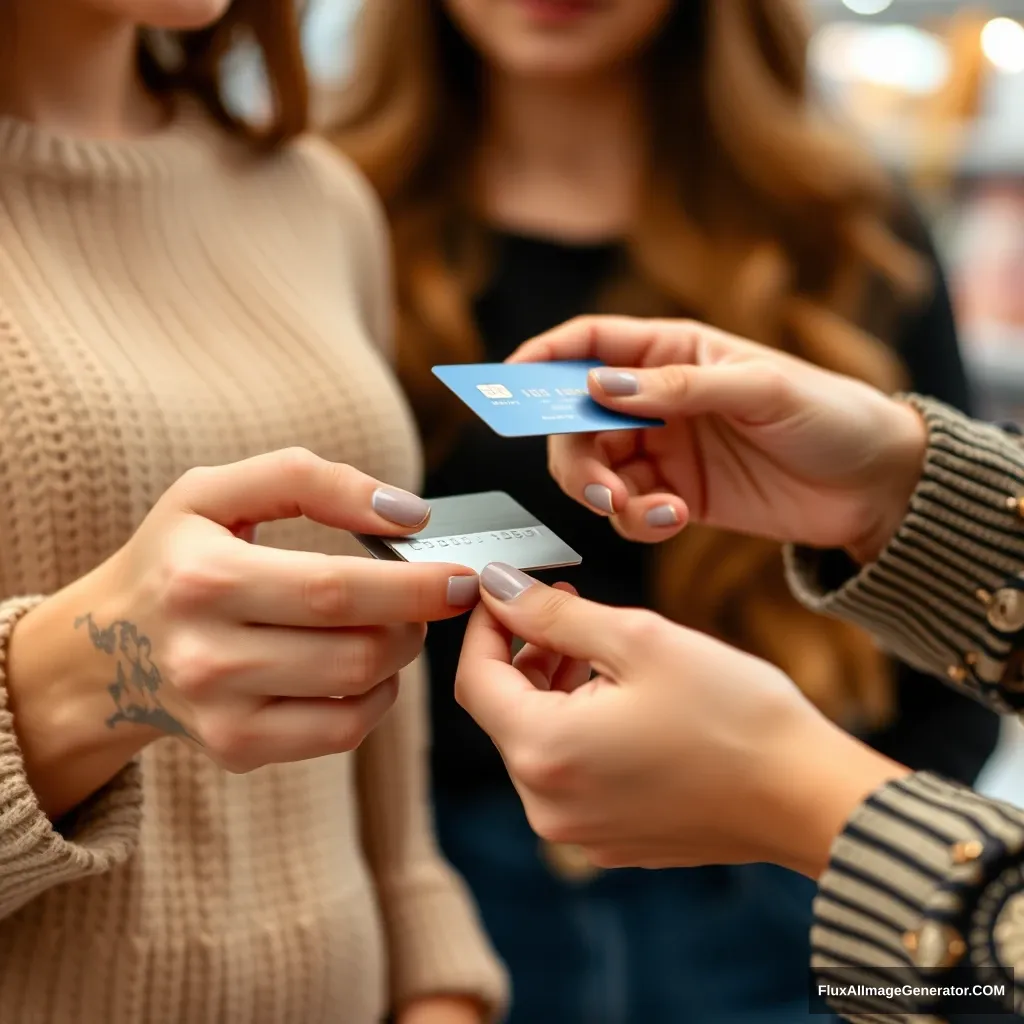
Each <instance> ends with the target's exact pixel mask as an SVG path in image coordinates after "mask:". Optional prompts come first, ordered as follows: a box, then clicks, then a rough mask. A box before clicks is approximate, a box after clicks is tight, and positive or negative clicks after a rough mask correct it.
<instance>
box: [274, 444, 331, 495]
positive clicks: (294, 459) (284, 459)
mask: <svg viewBox="0 0 1024 1024" xmlns="http://www.w3.org/2000/svg"><path fill="white" fill-rule="evenodd" d="M277 460H278V464H279V469H280V472H281V474H282V476H283V477H285V478H286V479H287V480H289V481H290V482H291V483H292V485H293V486H302V485H303V484H305V483H307V482H308V481H309V479H310V477H311V476H313V474H315V473H316V471H317V469H318V468H319V466H320V464H321V463H320V459H318V458H317V457H316V456H315V455H314V454H313V453H312V452H311V451H310V450H309V449H308V448H303V447H301V446H299V445H294V446H292V447H291V448H282V449H281V450H280V451H279V452H278V453H277Z"/></svg>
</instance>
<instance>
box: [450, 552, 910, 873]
mask: <svg viewBox="0 0 1024 1024" xmlns="http://www.w3.org/2000/svg"><path fill="white" fill-rule="evenodd" d="M480 578H481V584H482V587H481V590H482V593H483V594H484V600H483V601H482V602H481V604H480V606H478V607H477V609H476V611H475V612H474V613H473V616H472V617H471V619H470V623H469V628H468V631H467V633H466V640H465V644H464V647H463V651H462V660H461V663H460V665H459V673H458V678H457V681H456V697H457V699H458V701H459V703H460V704H461V705H462V706H463V707H464V708H465V709H466V710H467V711H468V712H469V713H470V714H471V715H472V716H473V717H474V718H475V719H476V721H477V722H478V723H479V724H480V725H481V726H482V727H483V728H484V730H485V731H486V732H487V733H489V734H490V736H491V738H492V739H493V740H494V742H495V743H496V744H497V746H498V748H499V749H500V750H501V753H502V756H503V757H504V759H505V763H506V765H507V767H508V770H509V773H510V774H511V776H512V779H513V781H514V782H515V784H516V788H517V789H518V791H519V794H520V796H521V797H522V799H523V803H524V805H525V807H526V811H527V815H528V817H529V819H530V822H531V824H532V826H533V828H534V829H535V830H536V831H537V832H538V833H539V834H540V835H541V836H543V837H545V838H546V839H549V840H551V841H553V842H565V843H573V844H576V845H578V846H581V847H583V848H584V850H586V851H587V853H588V854H589V856H590V857H591V859H592V860H593V861H594V863H596V864H598V865H600V866H606V867H621V866H627V865H635V866H641V867H666V866H687V865H699V864H724V863H746V862H756V861H766V862H774V863H777V864H780V865H783V866H785V867H789V868H792V869H794V870H797V871H801V872H803V873H804V874H807V875H809V876H811V877H817V876H818V875H819V874H820V873H821V872H822V870H823V869H824V867H825V865H826V864H827V861H828V856H829V849H830V847H831V844H832V841H833V839H834V838H835V836H836V835H837V834H838V833H839V832H840V831H841V830H842V828H843V825H844V823H845V821H846V820H847V818H848V817H849V815H850V813H851V812H852V811H853V810H854V809H855V808H856V807H857V805H858V804H859V803H860V802H861V801H862V800H863V799H864V798H865V797H866V796H867V795H868V794H869V793H871V792H872V791H873V790H875V789H876V788H878V787H879V786H880V785H882V784H883V783H884V782H886V781H887V780H889V779H892V778H895V777H898V776H900V775H903V774H906V771H905V769H902V768H901V767H900V766H898V765H896V764H894V763H893V762H891V761H889V760H887V759H886V758H884V757H882V756H881V755H880V754H877V753H875V752H874V751H872V750H870V749H869V748H867V747H866V746H864V745H862V744H861V743H859V742H858V741H856V740H854V739H853V738H851V737H850V736H848V735H846V734H845V733H844V732H842V731H841V730H840V729H838V728H837V727H835V726H834V725H832V724H831V723H830V722H828V721H827V720H826V719H825V718H824V717H823V716H822V715H820V714H819V713H818V712H817V711H816V710H815V709H814V708H813V707H812V706H811V705H810V704H809V703H808V701H807V700H806V699H805V698H804V697H803V696H802V695H801V694H800V693H799V691H797V689H796V688H795V687H794V686H793V685H792V683H791V682H790V681H789V680H788V679H787V678H786V677H785V676H783V675H782V674H781V673H780V672H779V671H778V670H777V669H775V668H773V667H771V666H770V665H768V664H767V663H765V662H762V661H759V660H757V659H755V658H752V657H750V656H748V655H745V654H741V653H739V652H737V651H735V650H734V649H732V648H730V647H727V646H725V645H724V644H721V643H719V642H717V641H715V640H711V639H709V638H708V637H706V636H703V635H701V634H698V633H694V632H691V631H689V630H685V629H683V628H682V627H679V626H675V625H673V624H671V623H669V622H668V621H667V620H665V619H662V618H661V617H659V616H657V615H655V614H653V613H651V612H646V611H637V610H633V609H620V608H608V607H605V606H603V605H597V604H592V603H591V602H589V601H584V600H582V599H581V598H579V597H576V596H575V595H573V594H572V593H567V592H564V591H559V590H556V589H550V588H548V587H545V586H543V585H542V584H540V583H538V582H536V581H535V580H532V579H531V578H530V577H529V576H525V575H524V574H523V573H520V572H518V571H517V570H515V569H513V568H511V567H510V566H503V565H491V566H488V567H487V568H486V569H485V570H484V572H483V573H482V574H481V577H480ZM513 636H519V637H522V638H524V639H525V640H527V641H528V646H527V647H525V648H524V649H523V650H522V651H521V652H520V653H519V655H518V657H517V659H516V663H515V664H514V663H513V661H512V658H511V656H510V651H511V648H510V644H511V640H512V637H513ZM589 666H593V668H594V669H595V670H596V675H595V676H594V678H593V679H590V680H589V681H588V680H587V677H588V675H589V671H581V668H584V667H585V668H589ZM545 671H547V672H548V673H549V676H548V678H546V679H545V678H543V676H544V673H545ZM556 676H557V677H558V678H555V677H556ZM559 680H560V682H559Z"/></svg>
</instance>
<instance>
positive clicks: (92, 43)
mask: <svg viewBox="0 0 1024 1024" xmlns="http://www.w3.org/2000/svg"><path fill="white" fill-rule="evenodd" d="M3 8H4V11H3V13H2V14H0V39H3V40H6V42H0V115H3V116H7V117H14V118H17V119H19V120H23V121H31V122H33V123H35V124H39V125H41V126H43V127H46V128H48V129H50V130H52V131H55V132H62V133H67V134H69V135H74V136H79V137H90V138H98V139H99V138H126V137H132V136H135V135H140V134H145V133H147V132H150V131H152V130H154V129H155V128H157V127H159V125H160V121H161V109H160V106H159V104H157V103H156V101H155V100H154V99H153V97H152V96H150V95H149V93H148V92H147V91H146V89H145V87H144V86H143V84H142V81H141V79H140V77H139V73H138V68H137V61H136V47H137V28H136V26H135V25H134V24H133V23H131V22H129V21H125V20H124V19H121V18H117V17H114V16H113V15H110V14H104V13H102V12H99V11H95V10H90V9H89V8H88V7H87V6H85V5H84V4H82V5H79V4H70V3H67V0H6V2H5V3H4V4H3Z"/></svg>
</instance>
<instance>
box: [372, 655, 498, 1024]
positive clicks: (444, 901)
mask: <svg viewBox="0 0 1024 1024" xmlns="http://www.w3.org/2000/svg"><path fill="white" fill-rule="evenodd" d="M428 746H429V739H428V726H427V709H426V686H425V680H424V671H423V665H422V659H421V660H420V661H418V662H416V663H414V664H413V665H412V666H410V667H409V669H407V670H406V671H405V672H404V673H403V675H402V686H401V693H400V696H399V698H398V701H397V703H396V705H395V707H394V708H393V709H392V711H391V713H390V715H388V717H387V718H386V719H385V720H384V722H383V723H381V725H380V726H379V727H378V728H377V729H376V730H375V731H374V732H373V733H372V734H371V735H370V736H369V737H368V739H367V740H366V741H365V742H364V743H363V745H362V746H361V747H360V749H359V754H358V759H359V784H360V806H361V809H362V821H363V835H364V840H363V843H364V847H365V849H366V855H367V860H368V861H369V863H370V866H371V870H372V871H373V873H374V876H375V878H376V882H377V890H378V893H379V897H380V902H381V907H382V911H383V914H384V919H385V924H386V930H387V934H388V943H389V954H390V964H391V996H392V1005H393V1006H394V1007H395V1008H398V1007H401V1006H402V1005H404V1004H405V1003H407V1002H409V1001H410V1000H412V999H415V998H417V997H420V996H428V995H467V996H471V997H476V998H477V999H479V1000H480V1002H481V1003H482V1004H483V1005H484V1006H485V1007H486V1008H487V1010H488V1011H489V1012H488V1019H489V1020H497V1019H499V1018H500V1017H501V1015H502V1013H503V1010H504V1007H505V1005H506V1002H507V999H508V983H507V980H506V977H505V972H504V968H503V967H502V966H501V964H500V963H499V961H498V960H497V959H496V957H495V955H494V953H493V952H492V950H491V948H490V945H489V944H488V942H487V939H486V937H485V934H484V931H483V927H482V925H481V922H480V919H479V917H478V914H477V911H476V907H475V904H474V903H473V900H472V898H471V896H470V894H469V892H468V890H467V888H466V886H465V884H464V883H463V881H462V879H461V878H460V877H459V876H458V875H457V874H456V873H455V872H454V871H453V870H452V868H451V867H450V866H449V865H448V864H447V863H446V862H445V861H444V860H443V859H442V857H441V854H440V852H439V851H438V848H437V845H436V843H435V840H434V832H433V822H432V820H431V813H430V796H429V787H428V784H427V763H428V758H427V754H428Z"/></svg>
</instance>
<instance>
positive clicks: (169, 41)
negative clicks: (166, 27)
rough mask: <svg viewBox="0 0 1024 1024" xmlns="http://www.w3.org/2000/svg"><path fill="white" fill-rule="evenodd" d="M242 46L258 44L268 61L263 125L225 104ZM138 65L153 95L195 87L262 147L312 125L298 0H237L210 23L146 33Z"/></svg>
mask: <svg viewBox="0 0 1024 1024" xmlns="http://www.w3.org/2000/svg"><path fill="white" fill-rule="evenodd" d="M239 45H249V46H252V47H254V48H255V55H256V56H258V58H259V59H260V61H261V62H262V65H263V70H264V73H265V76H266V83H267V87H268V91H269V94H270V102H271V116H270V118H269V120H268V121H267V123H265V124H260V125H256V124H252V123H249V122H246V121H244V120H243V119H241V118H240V117H239V116H238V115H236V114H234V113H232V112H231V110H230V107H229V104H228V102H227V97H226V92H227V87H226V75H227V72H228V57H229V55H230V54H231V53H232V51H233V50H234V49H235V47H236V46H239ZM139 63H140V67H141V69H142V74H143V78H144V80H145V82H146V84H147V85H148V86H149V87H150V88H151V89H152V90H153V91H154V92H155V93H158V94H161V93H171V92H185V93H190V94H192V95H193V96H195V97H196V98H197V99H199V100H200V102H202V103H203V105H204V106H205V107H206V108H207V109H208V110H209V111H210V113H211V114H212V115H213V116H214V117H215V118H216V119H217V120H218V121H219V122H220V123H221V124H222V125H223V126H224V127H225V128H226V129H227V130H229V131H232V132H236V133H239V134H242V135H244V136H246V137H248V138H249V139H251V140H252V141H253V142H256V143H258V144H260V145H262V146H266V147H268V148H271V147H274V146H276V145H279V144H281V143H283V142H286V141H287V140H288V139H291V138H294V137H295V136H297V135H299V134H301V133H302V132H303V131H305V130H306V127H307V122H308V120H309V85H308V78H307V74H306V66H305V62H304V60H303V55H302V46H301V36H300V31H299V8H298V6H297V4H296V2H295V0H233V2H232V3H231V5H230V6H229V7H228V9H227V10H226V11H225V12H224V14H223V16H222V17H221V18H219V19H218V20H217V21H216V22H214V23H213V24H212V25H209V26H207V27H206V28H202V29H197V30H195V31H184V32H145V33H143V35H142V37H141V42H140V47H139Z"/></svg>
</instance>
